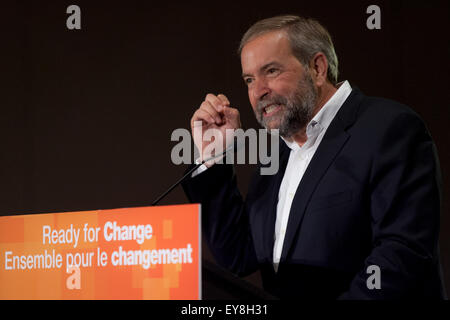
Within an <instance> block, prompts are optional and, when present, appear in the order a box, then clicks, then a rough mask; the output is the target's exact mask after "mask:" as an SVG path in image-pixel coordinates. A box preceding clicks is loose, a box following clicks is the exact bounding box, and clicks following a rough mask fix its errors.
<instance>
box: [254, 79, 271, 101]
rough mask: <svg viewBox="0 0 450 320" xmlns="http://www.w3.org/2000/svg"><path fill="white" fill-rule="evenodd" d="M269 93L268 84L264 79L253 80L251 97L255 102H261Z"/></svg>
mask: <svg viewBox="0 0 450 320" xmlns="http://www.w3.org/2000/svg"><path fill="white" fill-rule="evenodd" d="M269 93H270V88H269V86H268V83H267V81H266V80H264V79H255V80H254V85H253V97H254V98H255V99H256V100H257V101H260V100H263V99H264V98H265V97H266V96H268V95H269Z"/></svg>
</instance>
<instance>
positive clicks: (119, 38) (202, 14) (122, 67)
mask: <svg viewBox="0 0 450 320" xmlns="http://www.w3.org/2000/svg"><path fill="white" fill-rule="evenodd" d="M71 4H77V5H78V6H80V8H81V27H82V29H81V30H68V29H67V28H66V19H67V17H68V16H69V15H68V14H66V8H67V7H68V6H69V5H71ZM371 4H376V5H378V6H380V8H381V27H382V28H381V30H368V29H367V28H366V19H367V18H368V16H369V15H368V14H366V8H367V7H368V6H369V5H371ZM285 13H293V14H299V15H305V16H311V17H314V18H316V19H318V20H319V21H321V22H322V23H323V24H324V25H325V26H326V27H327V28H328V30H329V31H330V33H331V34H332V37H333V40H334V44H335V48H336V52H337V55H338V58H339V69H340V76H339V80H340V81H341V80H349V81H350V83H351V85H352V86H357V87H358V88H360V89H361V90H362V91H363V92H364V93H366V94H367V95H375V96H382V97H385V98H390V99H394V100H397V101H400V102H402V103H404V104H407V105H409V106H410V107H411V108H413V109H414V110H415V111H416V112H417V113H419V114H420V115H421V116H422V118H423V119H424V121H425V123H426V124H427V126H428V128H429V130H430V132H431V134H432V136H433V138H434V140H435V142H436V145H437V148H438V152H439V158H440V162H441V167H442V175H443V181H444V185H443V196H444V201H443V211H442V223H441V234H440V240H441V242H440V246H441V257H442V264H443V268H444V275H445V280H446V285H447V291H449V292H450V290H449V289H450V250H449V249H450V218H449V216H448V214H449V199H448V195H449V194H450V190H449V188H450V183H449V179H450V153H449V149H448V145H449V142H450V134H449V132H448V127H449V120H450V109H449V101H450V100H449V98H450V97H449V88H448V86H449V76H450V63H449V60H448V59H449V57H450V41H449V36H448V34H449V33H448V30H450V26H449V20H450V19H449V18H450V5H449V2H448V1H440V2H438V1H427V2H425V1H333V2H332V1H292V2H285V1H272V2H263V1H255V2H252V1H245V2H244V1H239V2H215V1H209V2H202V3H201V2H193V1H183V2H179V3H175V2H172V1H166V2H162V3H160V2H152V1H137V0H136V1H121V2H115V1H70V2H69V1H43V0H41V1H29V2H28V1H14V2H8V3H7V4H6V3H1V4H0V18H1V21H0V41H1V50H0V66H1V71H0V72H1V76H0V111H1V115H0V147H1V153H0V195H1V198H0V215H11V214H27V213H43V212H61V211H75V210H94V209H108V208H118V207H134V206H146V205H149V204H150V203H151V202H152V200H154V199H155V198H156V197H157V196H158V195H159V194H160V193H162V192H163V191H164V190H165V189H166V188H167V187H169V186H170V185H171V184H172V182H174V181H175V180H177V179H178V178H179V177H180V176H181V175H182V173H183V171H184V170H185V166H176V165H174V164H172V162H171V159H170V152H171V149H172V147H173V146H174V145H175V144H176V142H171V141H170V136H171V133H172V131H173V130H174V129H176V128H189V120H190V117H191V116H192V114H193V112H194V110H195V109H197V108H198V107H199V105H200V103H201V102H202V101H203V99H204V97H205V95H206V94H207V93H209V92H212V93H216V94H217V93H224V94H225V95H227V96H228V97H229V99H230V101H231V103H232V106H234V107H236V108H238V109H239V110H240V112H241V120H242V122H243V126H244V128H252V127H254V128H257V127H258V125H257V123H256V120H255V119H254V115H253V113H252V111H251V107H250V104H249V102H248V98H247V93H246V88H245V86H244V84H243V81H242V80H241V77H240V73H241V70H240V61H239V57H238V55H237V54H236V49H237V46H238V43H239V40H240V37H241V36H242V34H243V33H244V32H245V31H246V29H247V28H248V27H249V26H250V25H251V24H252V23H254V22H256V21H257V20H259V19H261V18H266V17H270V16H273V15H277V14H285ZM251 170H252V167H251V166H238V167H237V173H238V178H239V180H238V181H239V186H240V188H241V191H242V193H243V194H245V193H246V188H247V185H248V182H249V177H250V174H251ZM186 202H187V199H186V197H185V196H184V194H183V192H182V190H181V188H178V189H176V190H174V192H173V193H171V194H170V195H169V196H168V197H167V198H166V199H164V201H163V202H162V203H161V204H162V205H166V204H180V203H186ZM203 252H204V259H205V262H206V264H208V263H214V262H213V259H212V257H211V255H210V253H209V251H208V249H207V248H206V246H203ZM246 280H248V281H249V282H250V283H252V284H254V285H256V286H260V279H259V275H258V274H256V275H253V276H250V277H248V278H246ZM211 290H212V289H211ZM209 294H210V296H214V294H213V293H212V292H211V293H210V292H208V289H207V290H205V291H204V295H205V296H208V295H209Z"/></svg>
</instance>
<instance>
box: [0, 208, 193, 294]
mask: <svg viewBox="0 0 450 320" xmlns="http://www.w3.org/2000/svg"><path fill="white" fill-rule="evenodd" d="M200 215H201V213H200V205H199V204H188V205H176V206H159V207H139V208H121V209H111V210H94V211H81V212H64V213H48V214H32V215H15V216H4V217H0V299H71V300H72V299H157V300H160V299H175V300H179V299H188V300H192V299H201V298H202V293H201V288H202V283H201V279H202V277H201V228H200V223H201V217H200Z"/></svg>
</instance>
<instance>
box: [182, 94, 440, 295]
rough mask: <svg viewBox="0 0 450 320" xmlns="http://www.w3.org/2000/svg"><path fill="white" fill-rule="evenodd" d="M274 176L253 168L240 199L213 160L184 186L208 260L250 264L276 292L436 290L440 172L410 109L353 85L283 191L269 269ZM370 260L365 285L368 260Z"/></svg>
mask: <svg viewBox="0 0 450 320" xmlns="http://www.w3.org/2000/svg"><path fill="white" fill-rule="evenodd" d="M289 152H290V149H289V148H288V147H287V146H286V145H285V143H284V142H283V141H280V169H279V172H278V173H277V174H276V175H273V176H267V175H266V176H262V175H260V174H259V172H260V171H259V168H258V170H257V171H256V173H255V175H254V177H253V179H252V181H251V184H250V187H249V191H248V195H247V197H246V199H245V201H244V200H243V199H242V197H241V195H240V193H239V191H238V189H237V185H236V178H235V175H234V172H233V167H232V166H231V165H220V164H216V165H214V166H212V167H211V168H209V169H208V170H207V171H206V172H204V173H201V174H199V175H197V176H195V177H194V178H191V179H188V180H187V181H186V182H185V183H184V184H183V187H184V190H185V192H186V194H187V196H188V198H189V199H190V201H191V202H196V203H201V204H202V217H203V218H202V224H203V230H204V235H205V237H206V239H207V241H208V243H209V246H210V248H211V251H212V253H213V254H214V256H215V258H216V260H217V262H218V263H219V264H221V265H222V266H224V267H226V268H228V269H229V270H231V271H232V272H234V273H236V274H239V275H246V274H249V273H252V272H254V271H255V270H257V269H260V270H261V275H262V279H263V285H264V287H265V289H266V290H268V291H269V292H270V293H272V294H274V295H276V296H279V297H282V298H294V297H303V298H332V299H335V298H342V299H346V298H349V299H392V298H431V299H442V298H444V297H445V293H444V290H443V285H442V276H441V272H440V263H439V248H438V238H439V220H440V204H441V193H440V192H441V181H440V169H439V162H438V158H437V154H436V150H435V146H434V144H433V142H432V139H431V137H430V135H429V133H428V131H427V129H426V127H425V125H424V124H423V122H422V120H421V119H420V118H419V116H418V115H417V114H415V113H414V112H413V111H412V110H411V109H409V108H408V107H406V106H403V105H400V104H398V103H396V102H393V101H390V100H386V99H381V98H373V97H367V96H365V95H363V94H362V93H361V92H360V91H359V90H357V89H354V90H353V91H352V93H351V94H350V96H349V97H348V98H347V100H346V101H345V103H344V104H343V105H342V107H341V109H340V110H339V112H338V113H337V115H336V117H335V118H334V119H333V121H332V122H331V124H330V126H329V128H328V130H327V132H326V134H325V136H324V138H323V140H322V142H321V143H320V145H319V147H318V149H317V151H316V153H315V155H314V157H313V158H312V160H311V162H310V164H309V166H308V168H307V170H306V172H305V174H304V176H303V178H302V180H301V182H300V185H299V187H298V189H297V192H296V195H295V197H294V200H293V203H292V207H291V211H290V216H289V221H288V227H287V231H286V236H285V240H284V244H283V250H282V255H281V260H280V265H279V269H278V272H277V273H275V272H274V269H273V266H272V262H273V245H274V233H275V231H274V229H275V219H276V206H277V201H278V191H279V187H280V184H281V180H282V178H283V175H284V171H285V169H286V165H287V161H288V158H289ZM370 265H377V266H378V267H379V268H380V270H381V289H372V290H370V289H369V288H368V287H367V283H366V282H367V279H368V278H369V276H370V275H371V274H368V273H367V267H368V266H370Z"/></svg>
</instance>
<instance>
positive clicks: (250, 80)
mask: <svg viewBox="0 0 450 320" xmlns="http://www.w3.org/2000/svg"><path fill="white" fill-rule="evenodd" d="M244 82H245V84H250V83H252V78H245V79H244Z"/></svg>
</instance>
